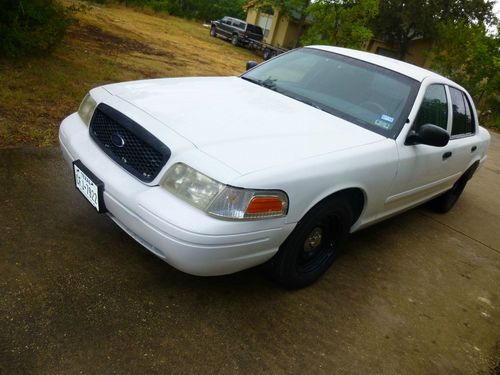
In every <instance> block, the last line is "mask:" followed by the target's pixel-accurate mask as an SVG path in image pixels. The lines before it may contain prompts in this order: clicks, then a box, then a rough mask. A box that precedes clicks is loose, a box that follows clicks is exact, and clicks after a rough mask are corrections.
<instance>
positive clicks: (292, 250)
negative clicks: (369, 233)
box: [268, 197, 353, 289]
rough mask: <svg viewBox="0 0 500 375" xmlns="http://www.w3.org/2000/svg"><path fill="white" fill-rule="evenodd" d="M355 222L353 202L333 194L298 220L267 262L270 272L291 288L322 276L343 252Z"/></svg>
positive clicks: (274, 277)
mask: <svg viewBox="0 0 500 375" xmlns="http://www.w3.org/2000/svg"><path fill="white" fill-rule="evenodd" d="M352 221H353V213H352V209H351V206H350V204H349V203H348V202H347V201H346V200H345V199H342V198H341V197H334V198H331V199H329V200H327V201H324V202H321V203H319V204H318V205H316V206H315V207H313V208H312V209H311V210H310V211H309V212H308V213H307V214H306V215H305V216H304V217H303V218H302V220H300V221H299V223H298V224H297V226H296V227H295V229H294V230H293V232H292V233H291V234H290V236H289V237H288V238H287V239H286V241H285V242H284V243H283V244H282V245H281V247H280V250H279V251H278V253H277V254H276V255H275V257H274V258H273V259H272V260H271V261H270V263H269V264H268V272H270V274H271V276H272V278H273V279H274V280H276V281H277V282H278V283H280V284H281V285H283V286H285V287H286V288H290V289H298V288H303V287H306V286H308V285H310V284H312V283H313V282H315V281H316V280H317V279H318V278H320V277H321V276H322V275H323V274H324V273H325V272H326V270H328V268H330V266H331V265H332V263H333V261H334V260H335V259H336V258H337V256H338V255H339V253H340V249H341V247H342V245H343V244H344V243H345V241H346V239H347V237H348V235H349V230H350V228H351V225H352Z"/></svg>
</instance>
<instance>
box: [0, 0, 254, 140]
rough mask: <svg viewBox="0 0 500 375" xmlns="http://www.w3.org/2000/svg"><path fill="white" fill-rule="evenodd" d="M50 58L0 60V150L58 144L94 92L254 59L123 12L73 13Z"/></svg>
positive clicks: (196, 29) (183, 24)
mask: <svg viewBox="0 0 500 375" xmlns="http://www.w3.org/2000/svg"><path fill="white" fill-rule="evenodd" d="M77 18H78V23H77V24H76V25H74V26H73V27H72V28H71V29H70V32H69V33H68V35H67V37H66V38H65V40H64V42H63V43H62V45H61V46H60V47H59V48H58V49H57V50H56V51H55V53H53V54H52V55H51V56H42V57H37V58H31V59H28V60H21V61H15V62H12V61H6V60H2V59H0V82H2V85H0V98H2V100H1V101H0V147H10V146H19V145H31V146H50V145H55V144H56V143H57V131H58V126H59V123H60V121H61V120H62V119H63V118H64V117H65V116H67V115H68V114H70V113H72V112H74V111H75V110H76V109H77V107H78V105H79V103H80V101H81V99H82V98H83V96H84V95H85V93H86V92H87V91H88V90H89V89H90V88H92V87H95V86H98V85H102V84H105V83H110V82H119V81H126V80H135V79H144V78H157V77H180V76H224V75H235V74H239V73H241V72H242V71H243V70H244V67H245V62H246V61H247V60H250V59H256V56H255V55H254V54H252V53H251V52H250V51H247V50H245V49H243V48H234V47H233V46H232V45H231V44H230V43H228V42H226V41H223V40H220V39H214V38H211V37H210V36H209V33H208V29H206V28H204V27H203V25H201V24H199V23H196V22H192V21H187V20H184V19H180V18H176V17H172V16H168V15H158V14H153V13H151V14H148V13H145V12H140V11H137V10H134V9H130V8H126V7H119V6H113V7H99V6H92V7H90V8H87V9H86V10H84V11H81V12H79V13H78V14H77Z"/></svg>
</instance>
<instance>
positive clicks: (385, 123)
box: [375, 119, 392, 130]
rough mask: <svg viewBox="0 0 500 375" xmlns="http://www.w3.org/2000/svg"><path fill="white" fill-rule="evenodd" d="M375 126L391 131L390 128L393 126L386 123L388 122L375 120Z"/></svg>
mask: <svg viewBox="0 0 500 375" xmlns="http://www.w3.org/2000/svg"><path fill="white" fill-rule="evenodd" d="M375 125H377V126H380V127H381V128H384V129H386V130H389V129H390V128H392V124H390V123H388V122H386V121H383V120H379V119H377V120H375Z"/></svg>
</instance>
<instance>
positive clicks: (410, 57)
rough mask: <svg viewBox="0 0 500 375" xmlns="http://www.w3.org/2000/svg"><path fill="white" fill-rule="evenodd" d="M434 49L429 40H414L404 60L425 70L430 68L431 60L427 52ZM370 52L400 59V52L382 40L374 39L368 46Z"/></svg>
mask: <svg viewBox="0 0 500 375" xmlns="http://www.w3.org/2000/svg"><path fill="white" fill-rule="evenodd" d="M431 47H432V42H431V41H430V40H427V39H417V40H412V41H411V42H410V45H409V47H408V51H407V52H406V56H405V58H404V60H405V61H406V62H408V63H410V64H414V65H418V66H421V67H424V68H428V67H429V66H430V63H431V61H430V58H429V57H428V56H427V52H428V51H429V50H430V48H431ZM367 50H368V52H373V53H377V54H379V55H383V56H388V57H392V58H396V59H397V58H399V51H398V49H397V48H396V47H394V46H392V45H390V44H388V43H385V42H383V41H381V40H376V39H372V40H371V41H370V43H369V44H368V48H367Z"/></svg>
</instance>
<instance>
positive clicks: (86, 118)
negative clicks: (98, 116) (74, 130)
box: [78, 93, 97, 126]
mask: <svg viewBox="0 0 500 375" xmlns="http://www.w3.org/2000/svg"><path fill="white" fill-rule="evenodd" d="M95 107H97V103H96V102H95V100H94V98H92V96H90V93H89V94H87V95H85V98H83V100H82V102H81V104H80V108H78V115H80V118H81V119H82V121H83V122H84V123H85V124H86V125H87V126H88V125H89V124H90V120H91V119H92V115H93V114H94V110H95Z"/></svg>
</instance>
